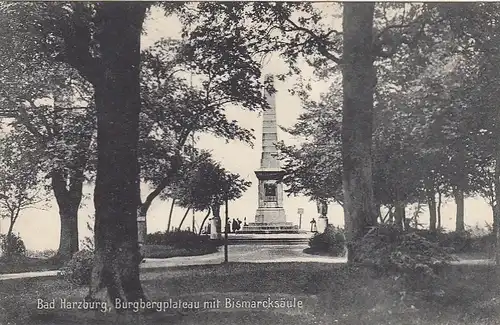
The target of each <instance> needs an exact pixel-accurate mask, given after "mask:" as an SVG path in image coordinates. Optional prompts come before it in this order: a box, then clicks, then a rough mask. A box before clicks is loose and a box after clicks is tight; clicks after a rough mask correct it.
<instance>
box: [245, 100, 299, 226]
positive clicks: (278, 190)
mask: <svg viewBox="0 0 500 325" xmlns="http://www.w3.org/2000/svg"><path fill="white" fill-rule="evenodd" d="M265 95H266V98H267V102H268V104H269V106H270V108H268V109H266V110H264V112H263V119H262V155H261V159H260V168H259V169H258V170H256V171H255V175H256V176H257V179H258V180H259V187H258V207H257V211H256V213H255V222H251V223H249V224H248V225H247V226H246V227H244V228H243V229H242V231H241V232H247V233H250V232H251V233H276V232H297V231H298V227H297V226H294V225H293V224H292V223H291V222H287V221H286V215H285V209H283V194H284V193H283V183H282V182H281V181H282V179H283V176H284V174H285V171H284V170H283V169H281V167H280V163H279V160H278V158H277V154H278V150H277V149H276V142H277V141H278V126H277V123H276V97H275V94H270V93H268V92H266V93H265Z"/></svg>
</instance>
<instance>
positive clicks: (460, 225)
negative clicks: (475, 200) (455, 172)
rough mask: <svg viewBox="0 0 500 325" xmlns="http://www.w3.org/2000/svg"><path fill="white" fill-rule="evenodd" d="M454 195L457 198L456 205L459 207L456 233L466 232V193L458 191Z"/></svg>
mask: <svg viewBox="0 0 500 325" xmlns="http://www.w3.org/2000/svg"><path fill="white" fill-rule="evenodd" d="M453 195H454V197H455V203H456V205H457V217H456V223H455V231H464V230H465V221H464V205H465V203H464V191H462V190H460V189H456V190H454V191H453Z"/></svg>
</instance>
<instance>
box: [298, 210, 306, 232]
mask: <svg viewBox="0 0 500 325" xmlns="http://www.w3.org/2000/svg"><path fill="white" fill-rule="evenodd" d="M297 213H298V214H299V229H302V215H303V214H304V209H303V208H299V209H298V210H297Z"/></svg>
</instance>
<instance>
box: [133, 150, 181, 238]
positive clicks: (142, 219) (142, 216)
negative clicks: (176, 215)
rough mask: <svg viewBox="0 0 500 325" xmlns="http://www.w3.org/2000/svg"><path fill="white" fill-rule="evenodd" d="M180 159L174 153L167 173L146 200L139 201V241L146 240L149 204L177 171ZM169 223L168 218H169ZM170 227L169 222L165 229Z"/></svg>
mask: <svg viewBox="0 0 500 325" xmlns="http://www.w3.org/2000/svg"><path fill="white" fill-rule="evenodd" d="M181 161H182V159H181V157H180V156H179V155H178V154H176V155H174V158H173V159H172V165H171V168H170V169H169V171H168V173H167V175H165V177H164V178H163V180H162V181H161V182H160V184H159V185H158V186H157V187H156V188H155V189H154V190H153V191H152V192H151V193H149V194H148V196H147V197H146V200H145V201H144V202H142V203H141V206H140V208H139V219H138V225H137V226H138V227H139V234H138V236H139V242H145V240H146V235H147V214H148V210H149V208H150V207H151V204H152V203H153V201H154V199H156V198H157V197H158V195H160V193H161V192H162V191H163V190H164V189H165V188H166V187H167V186H168V185H169V184H170V182H171V180H172V178H173V177H174V175H175V174H176V173H177V172H178V170H179V168H180V166H181V163H182V162H181ZM169 223H170V220H169ZM169 229H170V224H169V226H168V228H167V231H169Z"/></svg>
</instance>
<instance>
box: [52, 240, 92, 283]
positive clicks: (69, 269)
mask: <svg viewBox="0 0 500 325" xmlns="http://www.w3.org/2000/svg"><path fill="white" fill-rule="evenodd" d="M93 262H94V252H93V251H91V250H88V249H84V250H81V251H78V252H76V253H75V254H74V255H73V257H72V258H71V260H69V261H68V262H67V263H66V264H64V266H63V267H62V268H61V270H60V272H59V275H61V276H62V277H63V278H65V279H66V280H67V281H69V282H70V283H73V284H76V285H88V284H90V276H91V273H92V266H93Z"/></svg>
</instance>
